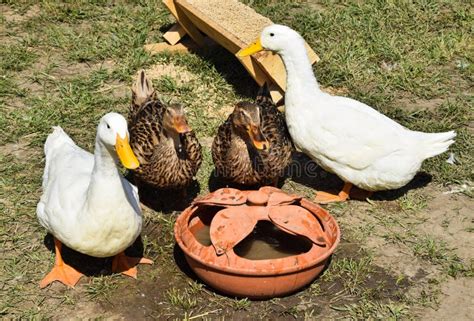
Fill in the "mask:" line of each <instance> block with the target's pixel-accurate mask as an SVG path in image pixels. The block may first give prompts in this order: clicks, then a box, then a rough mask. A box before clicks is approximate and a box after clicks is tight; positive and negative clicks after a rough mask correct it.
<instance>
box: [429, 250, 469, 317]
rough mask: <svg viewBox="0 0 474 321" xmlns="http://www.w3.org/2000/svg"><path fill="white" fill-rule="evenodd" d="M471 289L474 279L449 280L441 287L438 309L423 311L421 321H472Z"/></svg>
mask: <svg viewBox="0 0 474 321" xmlns="http://www.w3.org/2000/svg"><path fill="white" fill-rule="evenodd" d="M471 251H472V248H471ZM473 289H474V279H472V278H470V279H468V278H460V279H451V280H449V281H448V282H446V283H444V284H443V285H442V286H441V293H442V298H441V302H440V305H439V307H438V308H437V309H427V310H425V311H423V312H422V314H421V316H422V317H421V320H426V321H428V320H430V321H431V320H440V321H442V320H443V321H444V320H456V321H468V320H472V319H473V316H474V295H473V292H474V291H473Z"/></svg>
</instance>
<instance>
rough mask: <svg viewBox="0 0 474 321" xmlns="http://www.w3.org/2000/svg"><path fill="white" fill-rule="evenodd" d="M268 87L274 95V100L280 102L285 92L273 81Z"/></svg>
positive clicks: (276, 102)
mask: <svg viewBox="0 0 474 321" xmlns="http://www.w3.org/2000/svg"><path fill="white" fill-rule="evenodd" d="M268 89H269V90H270V96H272V99H273V102H274V103H275V104H278V103H279V102H280V100H282V99H283V96H284V95H285V92H284V91H283V90H282V89H281V88H279V86H278V85H276V84H275V83H273V82H271V83H270V85H269V86H268Z"/></svg>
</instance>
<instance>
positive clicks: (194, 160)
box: [129, 71, 202, 189]
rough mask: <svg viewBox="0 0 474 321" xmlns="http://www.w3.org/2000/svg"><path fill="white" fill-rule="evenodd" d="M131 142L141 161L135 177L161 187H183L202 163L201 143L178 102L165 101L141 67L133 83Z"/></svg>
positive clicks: (130, 124)
mask: <svg viewBox="0 0 474 321" xmlns="http://www.w3.org/2000/svg"><path fill="white" fill-rule="evenodd" d="M129 127H130V145H131V147H132V150H133V151H134V153H135V154H136V155H137V158H138V160H139V161H140V164H141V165H140V167H138V168H137V169H135V170H134V171H133V174H134V177H135V179H138V181H139V182H143V183H146V184H149V185H151V186H152V187H155V188H160V189H183V188H185V187H186V186H188V185H189V184H190V183H191V182H192V181H193V179H194V177H195V175H196V173H197V171H198V169H199V166H201V162H202V155H201V145H200V144H199V141H198V140H197V138H196V135H195V134H194V132H193V131H192V130H191V128H190V127H189V126H188V124H187V121H186V116H185V114H184V109H183V107H182V106H181V105H179V104H169V105H164V104H163V103H162V102H161V101H160V100H159V99H158V98H157V97H156V92H155V90H154V89H153V86H152V84H151V81H150V80H149V79H148V78H147V77H146V75H145V72H144V71H141V72H140V75H139V77H138V78H137V81H136V82H135V83H134V85H133V86H132V105H131V107H130V113H129Z"/></svg>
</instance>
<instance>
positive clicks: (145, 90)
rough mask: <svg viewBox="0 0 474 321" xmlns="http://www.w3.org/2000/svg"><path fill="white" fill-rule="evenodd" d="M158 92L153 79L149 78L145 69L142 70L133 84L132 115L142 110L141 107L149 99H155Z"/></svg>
mask: <svg viewBox="0 0 474 321" xmlns="http://www.w3.org/2000/svg"><path fill="white" fill-rule="evenodd" d="M155 99H157V98H156V92H155V89H154V88H153V84H152V83H151V80H150V79H148V78H147V76H146V74H145V71H144V70H141V71H140V73H139V75H138V77H137V80H136V81H135V82H134V83H133V85H132V104H131V106H130V115H131V116H133V115H135V114H137V113H138V112H139V111H140V108H141V107H142V106H143V105H144V104H145V103H146V102H148V101H150V100H155Z"/></svg>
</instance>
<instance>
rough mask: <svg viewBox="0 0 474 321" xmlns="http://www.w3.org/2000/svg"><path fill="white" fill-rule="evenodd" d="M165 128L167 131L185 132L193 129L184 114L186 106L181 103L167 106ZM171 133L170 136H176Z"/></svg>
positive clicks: (173, 132) (164, 117)
mask: <svg viewBox="0 0 474 321" xmlns="http://www.w3.org/2000/svg"><path fill="white" fill-rule="evenodd" d="M163 128H164V129H165V131H166V132H167V133H171V134H174V135H176V134H185V133H187V132H190V131H191V128H190V127H189V126H188V122H187V120H186V115H185V114H184V108H183V106H181V105H180V104H170V105H169V106H167V107H166V109H165V113H164V115H163ZM174 135H170V136H174Z"/></svg>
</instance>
